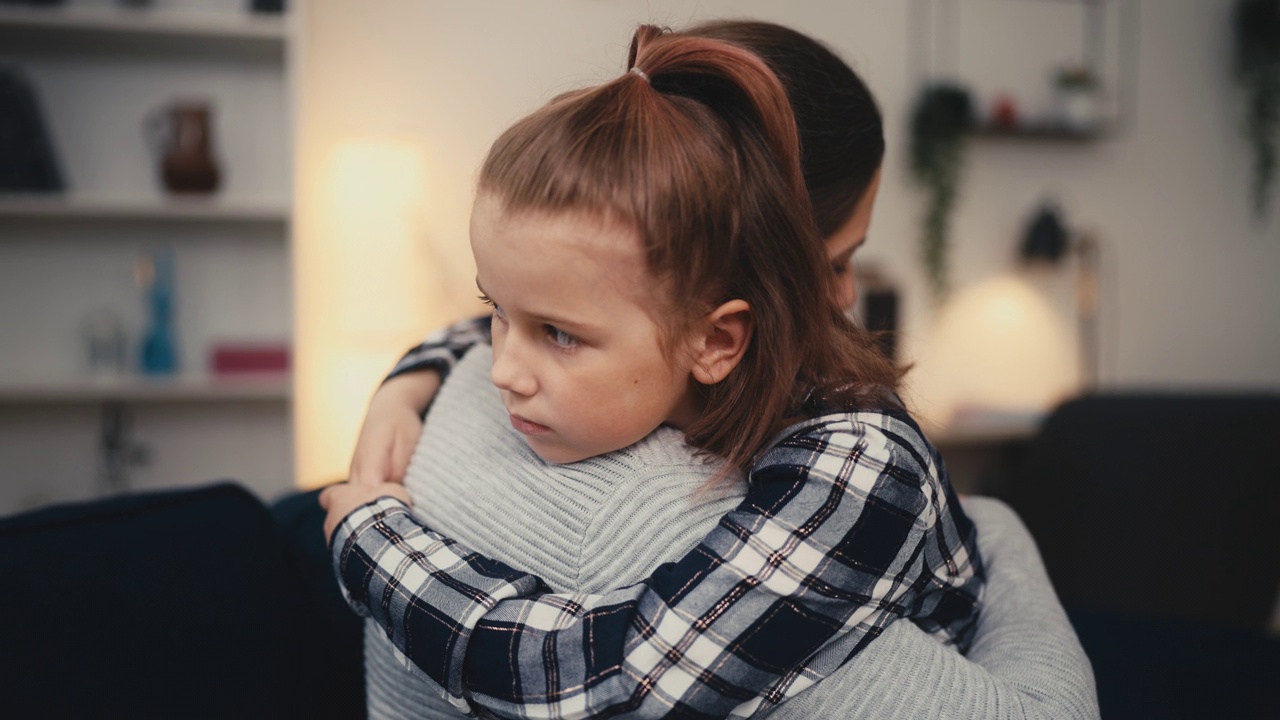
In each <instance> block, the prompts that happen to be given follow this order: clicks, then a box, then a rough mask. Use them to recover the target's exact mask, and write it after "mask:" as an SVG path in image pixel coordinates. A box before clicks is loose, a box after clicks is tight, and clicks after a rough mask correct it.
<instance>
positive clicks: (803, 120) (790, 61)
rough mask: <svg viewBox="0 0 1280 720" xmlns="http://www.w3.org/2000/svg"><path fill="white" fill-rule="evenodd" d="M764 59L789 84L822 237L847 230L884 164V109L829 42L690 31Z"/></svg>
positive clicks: (732, 26)
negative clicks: (730, 44)
mask: <svg viewBox="0 0 1280 720" xmlns="http://www.w3.org/2000/svg"><path fill="white" fill-rule="evenodd" d="M685 32H686V33H688V34H689V35H697V36H698V37H706V38H711V39H713V40H721V41H723V42H727V43H732V44H734V45H737V46H738V47H742V48H746V49H747V50H750V51H751V52H753V53H755V54H756V55H759V56H760V57H761V58H762V59H763V60H764V61H765V64H767V65H768V66H769V68H770V69H771V70H773V72H774V73H775V74H776V75H777V76H778V79H779V80H781V81H782V86H783V87H784V88H786V91H787V97H788V98H789V99H790V101H791V110H792V112H793V113H794V114H795V119H796V127H797V129H798V130H799V131H800V156H801V157H800V165H801V167H802V168H803V170H804V182H805V186H806V187H807V188H808V190H809V200H810V202H812V203H813V215H814V218H815V219H816V220H817V222H818V232H819V233H821V235H822V237H824V238H826V237H830V236H831V235H833V234H834V233H835V232H836V231H837V230H839V229H840V228H841V227H843V226H844V224H845V223H847V222H848V221H849V218H850V217H851V216H852V215H853V211H854V208H856V207H857V204H858V201H859V200H861V199H862V196H863V194H864V193H865V192H866V191H867V188H868V187H869V186H870V185H871V179H872V178H873V177H875V174H876V170H877V169H879V167H880V163H881V161H882V160H884V124H883V122H882V120H881V119H880V108H879V107H877V106H876V100H875V98H874V97H873V96H872V95H871V91H870V90H868V89H867V86H866V84H864V83H863V82H862V79H861V78H859V77H858V74H857V73H855V72H854V71H853V69H852V68H850V67H849V66H848V65H846V64H845V62H844V61H843V60H841V59H840V58H839V57H838V56H837V55H836V54H835V53H834V52H832V51H831V50H830V49H829V48H828V47H827V46H826V45H823V44H822V43H820V42H818V41H817V40H814V39H813V38H811V37H809V36H808V35H804V34H803V33H798V32H796V31H795V30H792V29H791V28H787V27H783V26H781V25H774V24H773V23H767V22H759V21H754V20H717V21H713V22H708V23H704V24H702V25H697V26H695V27H692V28H689V29H688V30H686V31H685Z"/></svg>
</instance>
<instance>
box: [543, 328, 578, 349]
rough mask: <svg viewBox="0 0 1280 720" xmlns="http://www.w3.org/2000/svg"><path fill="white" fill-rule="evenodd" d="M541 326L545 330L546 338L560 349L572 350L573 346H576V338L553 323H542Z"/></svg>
mask: <svg viewBox="0 0 1280 720" xmlns="http://www.w3.org/2000/svg"><path fill="white" fill-rule="evenodd" d="M543 328H544V329H545V330H546V333H547V338H548V339H550V340H551V342H552V343H553V344H554V345H555V346H556V347H558V348H560V349H561V350H572V349H573V348H576V347H578V338H576V337H574V336H572V335H570V334H569V333H567V332H565V331H563V330H561V329H560V328H558V327H556V326H555V325H543Z"/></svg>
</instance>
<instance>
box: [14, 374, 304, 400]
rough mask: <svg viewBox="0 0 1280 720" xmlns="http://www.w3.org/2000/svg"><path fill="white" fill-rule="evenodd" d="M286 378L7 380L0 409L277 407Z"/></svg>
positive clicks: (286, 392) (285, 396)
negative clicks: (20, 406) (21, 406)
mask: <svg viewBox="0 0 1280 720" xmlns="http://www.w3.org/2000/svg"><path fill="white" fill-rule="evenodd" d="M290 394H291V388H290V385H289V380H288V378H281V377H278V376H274V375H268V376H259V377H253V376H249V377H237V378H228V377H215V376H207V375H177V376H174V377H167V378H147V377H137V376H127V377H119V378H86V377H75V376H73V377H68V378H62V379H56V378H32V379H29V380H22V379H13V378H10V379H6V380H5V381H3V382H0V403H5V404H12V405H17V404H37V403H60V404H66V403H108V402H112V403H127V404H143V403H146V404H154V403H190V402H218V403H238V402H279V401H284V400H288V399H289V397H290Z"/></svg>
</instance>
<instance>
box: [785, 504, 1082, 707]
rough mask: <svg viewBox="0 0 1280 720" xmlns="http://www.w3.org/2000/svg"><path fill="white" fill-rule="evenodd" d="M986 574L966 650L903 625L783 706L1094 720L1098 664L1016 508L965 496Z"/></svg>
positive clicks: (888, 631)
mask: <svg viewBox="0 0 1280 720" xmlns="http://www.w3.org/2000/svg"><path fill="white" fill-rule="evenodd" d="M964 507H965V510H966V511H967V512H968V513H969V516H970V517H971V518H972V519H973V522H974V524H975V525H977V526H978V546H979V552H980V553H981V555H982V561H983V565H984V566H985V568H986V570H987V588H986V592H985V594H984V595H983V601H982V615H981V616H980V617H979V619H978V632H977V635H976V637H975V639H974V643H973V647H972V648H971V649H970V651H969V654H968V656H967V657H966V656H961V655H960V654H958V653H956V652H953V651H952V650H951V649H950V648H946V647H943V646H942V645H940V644H938V643H937V642H935V641H934V640H933V639H932V638H930V637H928V636H927V635H925V633H924V632H922V631H921V630H920V629H919V628H918V627H916V625H915V624H913V623H909V622H897V623H894V624H893V625H891V626H889V629H888V630H886V631H885V633H884V634H883V635H882V636H881V637H880V638H878V639H877V640H876V641H875V642H874V643H872V644H871V645H870V646H869V647H867V649H866V650H864V651H863V652H861V653H859V654H858V655H857V657H854V658H853V659H852V660H850V661H849V662H848V663H847V664H845V665H844V666H843V667H841V668H840V669H839V670H837V671H836V672H835V673H833V674H832V675H831V676H830V677H828V678H827V679H826V680H824V681H823V684H824V685H825V686H826V687H824V686H821V685H820V686H819V688H818V689H819V690H820V691H821V692H809V693H801V694H800V695H799V696H798V697H796V698H795V699H794V700H791V701H789V702H788V703H786V704H785V705H783V706H782V708H781V710H780V712H781V714H782V716H785V717H788V718H792V717H795V718H863V717H865V718H877V719H879V720H915V718H991V719H992V720H1031V719H1034V720H1048V719H1049V718H1059V719H1063V720H1094V719H1096V718H1098V717H1099V710H1098V696H1097V690H1096V687H1095V685H1094V679H1093V670H1092V668H1091V667H1090V665H1089V659H1088V657H1087V656H1086V655H1085V653H1084V649H1083V648H1082V647H1081V646H1080V641H1079V639H1078V638H1077V637H1076V634H1075V631H1074V630H1073V629H1072V627H1071V623H1070V622H1069V621H1068V620H1067V615H1066V613H1065V612H1064V611H1063V609H1062V605H1061V604H1060V603H1059V602H1058V598H1057V596H1056V595H1055V594H1054V592H1053V586H1052V585H1051V584H1050V583H1049V576H1048V575H1047V574H1046V572H1045V569H1044V563H1043V562H1042V561H1041V560H1040V555H1039V553H1038V552H1036V546H1035V541H1034V540H1032V538H1031V534H1030V533H1029V532H1027V529H1026V527H1025V526H1024V525H1023V524H1022V521H1021V520H1020V519H1019V518H1018V516H1017V514H1015V513H1014V512H1013V510H1011V509H1009V507H1008V506H1007V505H1005V504H1004V503H1002V502H1000V501H998V500H993V499H990V498H980V497H973V498H965V500H964Z"/></svg>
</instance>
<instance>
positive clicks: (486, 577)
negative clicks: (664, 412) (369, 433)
mask: <svg viewBox="0 0 1280 720" xmlns="http://www.w3.org/2000/svg"><path fill="white" fill-rule="evenodd" d="M472 327H473V328H474V324H473V325H472ZM444 339H445V336H435V338H434V339H433V338H429V340H431V341H432V342H429V343H428V344H433V343H434V344H437V345H442V346H443V345H447V343H441V342H440V341H441V340H444ZM419 350H421V348H419ZM446 353H447V354H451V355H452V351H446ZM454 357H456V355H454ZM434 362H437V363H440V362H443V363H444V364H443V367H444V369H446V370H447V368H448V367H451V366H452V363H451V362H449V361H448V360H447V359H445V360H443V361H441V360H439V359H438V357H437V360H435V361H434ZM436 366H437V367H440V365H436ZM333 553H334V562H335V565H336V568H337V571H338V575H339V577H340V580H341V582H342V584H343V586H344V587H345V589H346V591H347V594H348V600H349V601H350V602H351V604H352V606H353V607H355V608H356V609H357V610H358V611H359V612H362V613H364V614H367V615H369V616H371V617H373V618H375V619H377V620H378V622H379V623H380V624H381V625H382V626H383V627H384V628H386V629H387V631H388V634H389V635H390V637H391V639H392V641H393V642H394V643H395V645H396V646H397V647H398V648H399V649H400V650H401V651H402V652H403V653H404V654H405V656H406V657H407V658H408V659H409V660H410V661H411V662H412V663H413V664H414V665H416V666H417V668H418V669H420V670H421V671H422V672H424V673H425V674H426V675H428V676H430V677H431V678H432V679H434V680H435V681H436V682H438V683H439V684H440V685H441V686H442V687H444V688H445V690H446V691H447V692H448V694H449V696H450V697H451V698H452V699H453V700H454V702H455V704H457V705H458V706H459V707H462V708H466V707H468V699H469V700H471V701H474V702H475V703H476V704H478V705H481V706H483V707H484V708H485V709H487V710H488V711H491V712H494V713H496V714H498V715H500V716H503V717H516V718H533V717H539V718H545V717H566V718H568V717H611V716H615V715H626V716H629V717H689V718H710V717H724V716H726V715H728V714H730V713H732V714H735V715H749V714H751V713H753V712H754V711H756V710H757V709H760V708H762V707H766V706H769V705H772V704H776V703H778V702H781V701H782V700H784V699H786V698H787V697H790V696H792V695H794V694H795V693H797V692H799V691H801V690H803V689H805V688H807V687H809V686H811V685H812V684H813V683H815V682H817V681H819V680H821V679H822V678H824V677H826V676H827V675H829V674H830V673H831V672H832V671H834V670H835V669H836V668H837V667H839V666H840V665H841V664H842V663H843V662H844V661H846V660H847V659H848V658H850V657H852V655H853V654H855V653H856V652H858V650H860V649H861V648H863V647H865V645H866V644H867V643H869V642H871V641H872V640H873V639H875V638H876V637H877V636H878V635H879V634H880V633H881V631H883V629H884V628H885V627H886V626H887V625H888V624H889V623H890V622H892V621H894V620H896V619H898V618H903V617H905V618H910V619H911V620H913V621H915V622H916V623H917V624H919V625H920V626H921V627H923V628H924V629H925V630H927V631H929V632H932V633H933V634H935V636H937V637H938V638H939V639H940V640H942V641H944V642H955V643H957V644H959V645H960V646H961V648H962V649H963V648H964V647H965V646H967V643H968V641H969V640H970V638H971V636H972V633H973V630H974V627H975V620H976V615H977V609H978V598H979V596H980V593H981V587H982V569H981V566H980V561H979V558H978V556H977V552H976V533H975V529H974V527H973V525H972V524H971V523H970V522H969V520H968V518H967V517H966V516H965V515H964V514H963V512H962V511H961V509H960V506H959V503H958V502H957V500H956V497H955V495H954V493H953V491H952V489H951V487H950V484H949V482H948V481H947V479H946V475H945V471H944V470H943V468H942V465H941V462H940V459H939V458H938V456H937V454H936V451H934V450H933V448H932V447H931V446H930V445H929V444H928V443H927V441H925V440H924V438H923V436H922V435H921V434H920V432H919V429H918V428H917V427H916V426H915V424H914V423H913V422H911V420H910V418H907V417H905V416H898V415H894V414H883V413H854V414H844V413H838V414H831V415H824V416H821V417H818V418H816V419H813V420H810V421H808V422H805V423H802V424H800V425H797V426H794V427H792V428H789V429H788V430H787V431H786V432H784V433H783V434H782V435H780V436H779V439H778V441H777V442H776V443H774V445H773V446H772V447H771V449H770V450H769V451H768V452H767V453H766V454H765V455H764V457H763V458H762V459H761V460H760V461H759V462H758V463H757V464H756V466H755V467H754V468H753V469H752V472H751V474H750V490H749V492H748V495H747V496H746V498H745V499H744V500H743V502H742V504H741V505H740V506H739V507H738V509H737V510H735V511H734V512H732V513H730V514H728V515H726V516H725V517H724V518H723V519H722V520H721V522H720V524H719V526H718V527H717V528H716V529H715V530H713V531H712V533H711V534H710V535H708V536H707V538H705V539H704V540H703V542H702V543H701V544H700V545H699V546H698V547H697V548H695V549H694V550H693V551H692V552H690V553H689V554H688V555H686V556H685V557H684V558H681V559H680V560H678V561H677V562H675V563H671V564H668V565H664V566H662V567H661V568H660V569H659V570H658V571H657V572H655V573H654V574H653V576H651V577H650V578H649V579H648V580H646V581H644V582H642V583H640V584H637V585H633V586H631V587H628V588H622V589H619V590H615V591H611V592H608V593H604V594H598V595H587V594H553V593H552V592H551V589H550V588H548V587H546V586H545V585H544V584H543V583H542V581H541V580H539V579H538V578H536V577H533V576H531V575H528V574H525V573H522V572H520V571H518V570H516V569H513V568H510V567H507V566H506V565H503V564H502V563H499V562H497V561H494V560H492V559H489V558H486V557H483V556H480V555H477V554H475V553H473V552H471V551H470V550H468V549H467V548H465V547H463V546H461V545H459V544H458V543H456V542H454V541H453V540H450V539H448V538H445V537H443V536H441V535H439V534H437V533H435V532H432V531H431V530H430V529H428V528H426V527H424V526H423V525H422V524H421V523H420V522H418V521H417V520H416V519H415V518H414V517H413V515H412V514H411V512H410V511H409V509H408V508H407V507H406V506H404V505H403V504H401V503H399V502H398V501H395V500H392V499H390V498H382V499H380V500H378V501H376V502H374V503H370V504H368V505H365V506H363V507H361V508H359V509H357V510H355V511H354V512H352V513H351V514H350V515H349V516H348V517H347V518H346V519H345V520H344V521H343V523H342V524H341V525H340V526H339V528H338V530H337V532H336V533H335V534H334V538H333Z"/></svg>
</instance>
